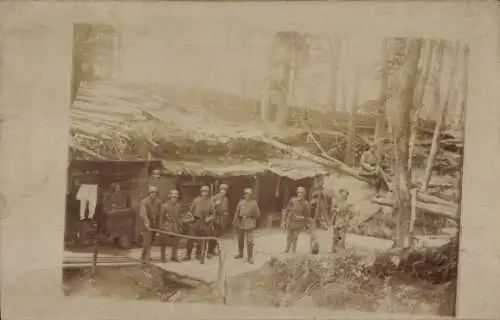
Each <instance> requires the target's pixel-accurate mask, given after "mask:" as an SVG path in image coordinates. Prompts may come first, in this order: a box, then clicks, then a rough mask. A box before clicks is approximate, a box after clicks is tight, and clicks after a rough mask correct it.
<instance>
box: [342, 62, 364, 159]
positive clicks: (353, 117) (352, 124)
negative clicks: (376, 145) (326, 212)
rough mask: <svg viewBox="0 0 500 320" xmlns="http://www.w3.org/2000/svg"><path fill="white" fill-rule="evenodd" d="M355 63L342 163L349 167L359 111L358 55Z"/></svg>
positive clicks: (352, 154)
mask: <svg viewBox="0 0 500 320" xmlns="http://www.w3.org/2000/svg"><path fill="white" fill-rule="evenodd" d="M355 59H356V63H355V67H354V86H353V99H352V105H351V114H350V117H349V125H348V129H347V146H346V152H345V160H344V162H345V163H346V164H347V165H349V166H354V164H355V159H354V158H355V155H356V122H357V114H358V109H359V87H360V84H361V68H360V67H359V64H360V63H359V60H358V55H355Z"/></svg>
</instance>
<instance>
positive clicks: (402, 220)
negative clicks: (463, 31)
mask: <svg viewBox="0 0 500 320" xmlns="http://www.w3.org/2000/svg"><path fill="white" fill-rule="evenodd" d="M421 49H422V40H421V39H410V40H407V50H406V55H405V56H406V57H405V58H406V59H405V64H404V65H403V68H402V79H401V90H400V92H399V99H398V100H399V101H398V102H399V103H398V106H399V107H398V108H397V110H393V112H395V117H394V120H395V123H394V126H393V127H394V132H393V137H394V144H395V147H396V150H395V151H396V156H395V160H396V161H395V166H394V167H395V171H396V172H395V173H396V174H395V178H394V187H395V188H394V191H395V196H396V199H395V205H394V210H396V212H397V217H398V218H397V232H396V234H397V238H396V241H395V244H396V246H397V247H400V248H404V247H408V246H410V244H411V239H410V238H409V230H410V219H411V196H410V190H409V185H410V181H409V180H410V179H409V178H410V170H409V168H408V155H409V154H408V153H409V142H410V141H409V140H410V135H411V112H410V108H411V106H412V104H413V97H414V91H415V86H416V84H417V72H418V61H419V58H420V54H421V53H420V52H421Z"/></svg>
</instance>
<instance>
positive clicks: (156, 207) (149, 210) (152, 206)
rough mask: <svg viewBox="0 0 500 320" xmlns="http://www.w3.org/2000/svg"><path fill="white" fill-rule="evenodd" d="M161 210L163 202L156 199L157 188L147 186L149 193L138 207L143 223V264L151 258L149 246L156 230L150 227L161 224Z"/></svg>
mask: <svg viewBox="0 0 500 320" xmlns="http://www.w3.org/2000/svg"><path fill="white" fill-rule="evenodd" d="M163 210H164V208H163V204H162V203H161V201H160V199H158V188H156V187H155V186H151V187H149V195H148V196H147V197H145V198H144V199H142V200H141V203H140V209H139V216H140V218H141V220H142V223H143V231H142V254H141V260H142V262H143V264H147V263H149V261H150V260H151V246H152V244H153V241H154V240H155V238H156V232H155V231H152V230H151V229H158V227H160V226H162V225H163Z"/></svg>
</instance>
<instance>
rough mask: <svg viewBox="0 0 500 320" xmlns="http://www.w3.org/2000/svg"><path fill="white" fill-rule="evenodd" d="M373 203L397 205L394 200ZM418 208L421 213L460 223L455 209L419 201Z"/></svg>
mask: <svg viewBox="0 0 500 320" xmlns="http://www.w3.org/2000/svg"><path fill="white" fill-rule="evenodd" d="M372 202H373V203H376V204H379V205H381V206H388V207H392V206H394V203H395V201H394V199H388V198H380V197H375V198H372ZM416 208H417V209H419V210H420V211H423V212H427V213H429V214H433V215H435V216H439V217H443V218H447V219H450V220H453V221H455V222H457V223H459V222H460V218H459V217H457V214H456V213H457V211H456V209H454V208H453V207H449V206H443V205H439V204H433V203H425V202H421V201H417V203H416Z"/></svg>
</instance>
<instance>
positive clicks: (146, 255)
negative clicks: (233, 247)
mask: <svg viewBox="0 0 500 320" xmlns="http://www.w3.org/2000/svg"><path fill="white" fill-rule="evenodd" d="M227 189H228V186H227V184H221V185H220V186H219V192H218V193H217V194H215V195H213V196H210V188H209V187H208V186H202V187H201V189H200V195H199V196H198V197H196V198H195V199H194V200H193V202H192V203H191V206H190V208H189V210H188V211H187V212H186V213H184V212H183V210H182V207H181V205H180V203H179V202H178V200H179V191H177V190H171V191H170V192H169V194H168V200H167V201H166V202H165V203H162V201H161V200H160V198H159V197H158V194H159V191H158V187H157V186H155V185H150V186H149V190H148V196H146V197H145V198H144V199H142V200H141V203H140V210H139V217H140V218H141V221H142V225H143V228H142V255H141V259H142V261H143V263H145V264H147V263H148V262H149V261H150V259H151V246H152V244H153V241H154V240H155V238H156V237H160V242H161V245H160V255H161V260H162V262H166V248H165V244H166V243H167V241H168V242H170V245H171V247H172V259H171V260H172V261H174V262H179V261H180V260H179V258H178V248H179V241H180V237H179V235H180V234H184V235H187V236H188V240H187V243H186V257H185V258H184V260H191V259H192V253H193V249H194V248H195V246H196V251H195V257H196V259H201V258H202V254H203V251H204V250H206V252H207V258H211V257H212V256H214V255H216V254H217V252H216V250H217V240H215V239H209V240H208V241H203V237H215V238H218V237H220V236H221V235H222V233H223V230H224V228H225V227H226V226H227V220H228V217H229V212H228V211H229V203H228V198H227V196H226V193H227ZM259 218H260V210H259V206H258V204H257V201H256V200H254V199H252V189H250V188H246V189H245V190H244V192H243V198H242V199H241V200H240V201H239V203H238V205H237V207H236V211H235V215H234V218H233V220H232V225H233V226H234V228H235V229H236V231H237V235H238V249H239V254H238V255H237V256H236V257H235V258H238V259H240V258H243V251H244V245H245V239H246V244H247V259H248V262H249V263H253V261H254V260H253V247H254V245H253V244H254V242H253V230H254V229H255V228H256V226H257V221H258V219H259ZM186 225H187V230H185V228H183V227H184V226H186ZM204 246H205V247H204Z"/></svg>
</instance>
